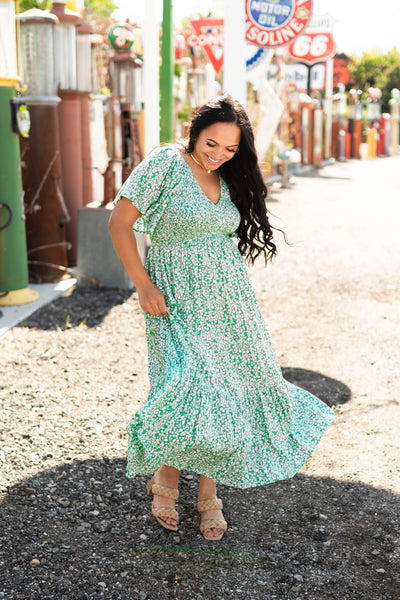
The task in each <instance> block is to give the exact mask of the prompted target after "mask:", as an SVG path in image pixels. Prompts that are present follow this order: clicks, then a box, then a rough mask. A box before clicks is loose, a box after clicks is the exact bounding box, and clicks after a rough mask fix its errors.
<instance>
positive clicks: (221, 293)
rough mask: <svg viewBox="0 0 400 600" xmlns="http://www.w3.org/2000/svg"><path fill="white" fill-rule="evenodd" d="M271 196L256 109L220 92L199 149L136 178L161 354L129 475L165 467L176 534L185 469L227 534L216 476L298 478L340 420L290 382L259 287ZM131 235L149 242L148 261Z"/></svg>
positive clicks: (157, 500) (120, 198)
mask: <svg viewBox="0 0 400 600" xmlns="http://www.w3.org/2000/svg"><path fill="white" fill-rule="evenodd" d="M266 195H267V190H266V187H265V184H264V181H263V178H262V176H261V173H260V169H259V167H258V164H257V156H256V151H255V148H254V137H253V132H252V128H251V125H250V122H249V119H248V117H247V115H246V112H245V111H244V109H243V108H242V106H241V105H240V104H239V103H238V102H237V101H235V100H233V99H232V98H231V97H230V96H221V97H218V98H216V99H215V100H213V101H211V102H209V103H207V104H206V105H204V106H203V107H202V108H200V110H199V111H198V113H197V114H196V116H195V117H194V119H193V121H192V123H191V127H190V134H189V140H188V142H187V145H186V146H180V145H169V146H161V147H158V148H156V149H155V150H153V151H152V152H151V153H150V155H149V156H148V157H147V158H146V159H145V160H144V161H143V162H142V163H141V164H140V165H139V166H138V167H137V168H136V169H135V170H134V171H133V172H132V173H131V175H130V177H129V178H128V179H127V181H126V182H125V183H124V185H123V186H122V188H121V190H120V191H119V193H118V195H117V197H116V199H115V208H114V210H113V213H112V216H111V219H110V232H111V236H112V240H113V243H114V247H115V250H116V252H117V254H118V256H119V258H120V260H121V261H122V263H123V265H124V267H125V269H126V271H127V272H128V275H129V276H130V277H131V279H132V281H133V283H134V285H135V287H136V290H137V293H138V298H139V303H140V306H141V308H142V309H143V310H144V312H145V317H146V335H147V341H148V351H149V378H150V384H151V388H150V393H149V397H148V401H147V403H146V405H145V406H143V407H142V408H141V409H140V410H139V411H138V412H137V413H136V414H135V415H134V417H133V419H132V421H131V423H130V425H129V428H128V432H129V449H128V467H127V475H128V476H129V477H134V476H135V475H136V474H149V473H154V475H153V477H152V479H151V480H150V482H149V484H148V486H147V490H148V492H149V494H151V495H153V505H152V513H153V515H154V516H155V518H156V519H157V521H158V522H159V523H160V524H161V525H162V526H163V527H165V528H167V529H172V530H177V527H178V521H179V516H178V513H177V511H176V508H175V500H176V499H177V498H178V495H179V492H178V489H177V488H178V481H179V472H180V470H181V469H188V470H192V471H195V472H197V473H199V474H200V485H199V498H198V500H199V501H198V510H199V512H200V513H201V523H200V530H201V532H202V533H203V535H204V537H205V538H206V539H207V540H219V539H221V537H222V535H223V534H224V532H225V530H226V528H227V524H226V521H225V520H224V518H223V515H222V512H221V509H222V502H221V500H219V499H218V498H217V496H216V482H220V483H224V484H227V485H232V486H236V487H240V488H246V487H253V486H257V485H264V484H266V483H270V482H272V481H276V480H279V479H285V478H289V477H292V476H293V475H294V474H295V473H296V472H297V471H298V470H299V469H300V468H301V467H302V466H303V465H304V463H305V462H306V460H307V459H308V457H309V456H310V454H311V452H312V451H313V450H314V449H315V447H316V446H317V444H318V442H319V440H320V437H321V436H322V434H323V432H324V430H325V428H326V427H327V426H328V425H329V423H330V422H331V421H332V419H333V413H332V411H331V410H330V409H329V408H328V407H327V406H326V405H325V404H323V403H322V402H321V401H320V400H318V399H317V398H316V397H315V396H312V395H311V394H310V393H308V392H306V391H305V390H302V389H300V388H297V387H295V386H294V385H292V384H290V383H288V382H286V381H285V380H284V379H283V377H282V374H281V370H280V368H279V365H278V362H277V358H276V356H275V353H274V350H273V348H272V345H271V341H270V338H269V335H268V332H267V330H266V327H265V324H264V321H263V319H262V316H261V314H260V311H259V308H258V306H257V303H256V300H255V297H254V293H253V290H252V288H251V286H250V283H249V280H248V276H247V271H246V268H245V263H244V260H243V257H245V258H247V259H248V260H249V262H254V259H255V258H256V257H257V256H258V255H260V254H262V255H263V256H264V258H265V261H267V260H268V259H269V258H271V257H272V256H273V255H274V254H275V253H276V246H275V244H274V243H273V241H272V230H271V225H270V223H269V221H268V216H267V209H266V206H265V198H266ZM132 227H133V229H135V230H136V231H140V232H147V233H149V234H150V237H151V242H152V244H151V248H150V251H149V254H148V258H147V260H146V267H144V266H143V263H142V261H141V258H140V254H139V252H138V248H137V244H136V241H135V237H134V234H133V231H132ZM234 237H237V238H238V245H236V244H235V242H234V240H233V239H232V238H234Z"/></svg>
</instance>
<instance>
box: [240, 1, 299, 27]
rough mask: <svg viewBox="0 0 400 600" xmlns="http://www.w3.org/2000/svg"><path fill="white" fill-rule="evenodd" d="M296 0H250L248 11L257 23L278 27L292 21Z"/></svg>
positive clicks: (263, 25)
mask: <svg viewBox="0 0 400 600" xmlns="http://www.w3.org/2000/svg"><path fill="white" fill-rule="evenodd" d="M295 6H296V0H250V2H248V8H247V13H248V16H249V17H250V19H251V20H252V21H253V22H254V24H255V25H258V26H259V27H262V28H263V29H267V30H268V29H276V28H277V27H282V26H284V25H285V24H286V23H287V22H288V21H290V19H291V17H292V16H293V12H294V9H295Z"/></svg>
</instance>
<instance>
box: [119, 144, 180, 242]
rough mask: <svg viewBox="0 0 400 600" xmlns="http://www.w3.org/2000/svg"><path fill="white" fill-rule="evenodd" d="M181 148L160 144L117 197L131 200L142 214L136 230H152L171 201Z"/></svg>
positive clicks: (150, 231) (146, 231) (126, 182)
mask: <svg viewBox="0 0 400 600" xmlns="http://www.w3.org/2000/svg"><path fill="white" fill-rule="evenodd" d="M177 152H179V150H177V149H175V148H173V147H171V146H159V147H158V148H155V150H152V152H150V154H149V155H148V156H147V157H146V158H145V159H144V160H143V161H142V162H141V163H140V164H139V165H138V166H137V167H136V168H135V169H134V170H133V171H132V173H131V174H130V175H129V177H128V179H127V180H126V181H125V182H124V184H123V185H122V187H121V189H120V190H119V192H118V194H117V196H116V197H115V200H114V205H115V204H116V203H117V202H118V200H119V199H120V198H122V197H124V198H128V199H129V200H131V202H132V204H133V205H134V206H136V208H137V209H138V210H139V212H140V213H141V216H140V217H139V219H138V220H137V221H136V222H135V224H134V226H133V229H134V230H135V231H139V232H140V233H150V234H151V233H152V232H153V231H154V228H155V226H156V224H157V222H158V220H159V218H160V216H161V215H162V213H163V212H164V210H165V208H166V206H167V204H168V191H169V189H170V188H171V187H172V186H173V178H174V167H175V164H176V160H177Z"/></svg>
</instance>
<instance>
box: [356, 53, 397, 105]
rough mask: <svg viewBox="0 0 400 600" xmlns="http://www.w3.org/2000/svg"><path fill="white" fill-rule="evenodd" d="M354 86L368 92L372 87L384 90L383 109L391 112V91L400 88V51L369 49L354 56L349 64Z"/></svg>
mask: <svg viewBox="0 0 400 600" xmlns="http://www.w3.org/2000/svg"><path fill="white" fill-rule="evenodd" d="M349 71H350V73H351V76H352V80H353V81H352V87H356V88H358V89H360V90H362V91H363V92H366V91H367V90H368V88H370V87H377V88H379V89H380V90H382V110H383V112H389V99H390V91H391V90H392V89H393V88H400V52H399V51H398V50H397V48H392V49H391V50H389V52H387V53H386V54H382V53H381V52H379V51H378V50H368V51H367V52H363V54H362V56H360V57H352V63H350V64H349Z"/></svg>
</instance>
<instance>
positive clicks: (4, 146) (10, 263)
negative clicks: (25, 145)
mask: <svg viewBox="0 0 400 600" xmlns="http://www.w3.org/2000/svg"><path fill="white" fill-rule="evenodd" d="M14 96H15V89H14V88H13V87H12V86H8V85H6V86H1V85H0V131H1V137H0V305H5V304H24V303H25V302H32V301H33V300H36V298H37V297H38V294H37V292H34V291H33V290H30V289H29V288H28V287H27V286H28V259H27V251H26V233H25V221H24V210H23V202H22V198H23V197H22V182H21V174H20V154H19V140H18V134H16V133H13V131H12V125H11V106H10V100H11V99H12V98H14ZM4 292H7V293H4Z"/></svg>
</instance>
